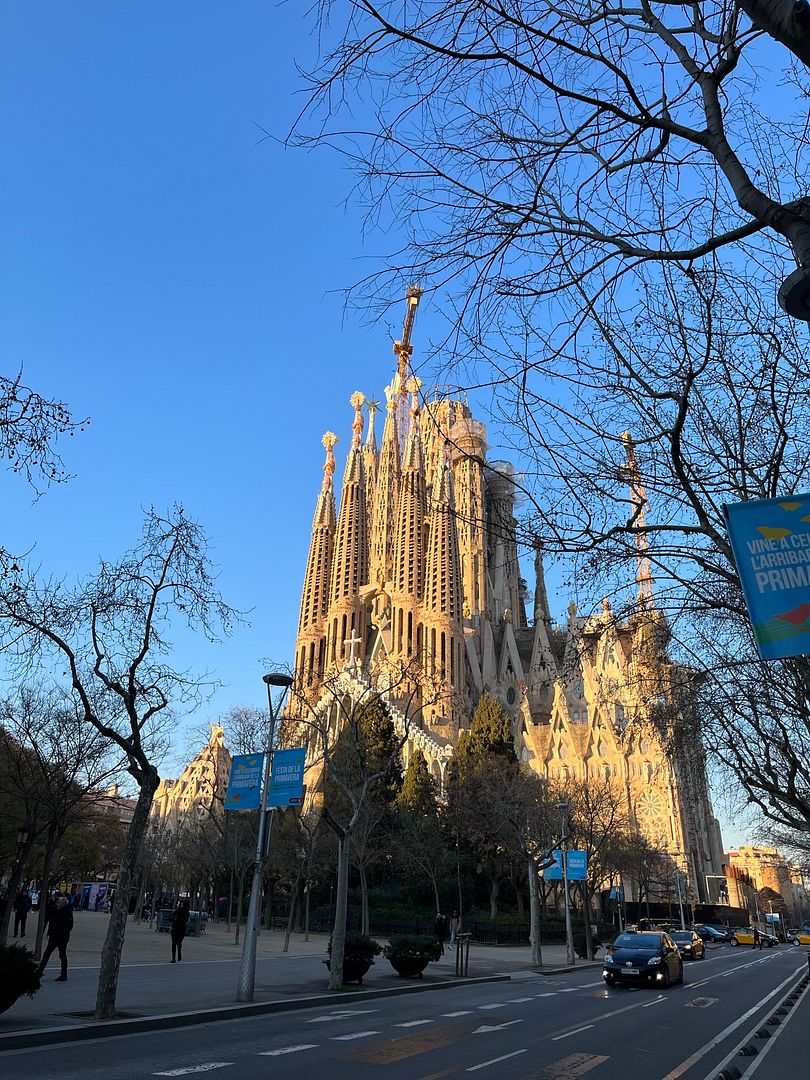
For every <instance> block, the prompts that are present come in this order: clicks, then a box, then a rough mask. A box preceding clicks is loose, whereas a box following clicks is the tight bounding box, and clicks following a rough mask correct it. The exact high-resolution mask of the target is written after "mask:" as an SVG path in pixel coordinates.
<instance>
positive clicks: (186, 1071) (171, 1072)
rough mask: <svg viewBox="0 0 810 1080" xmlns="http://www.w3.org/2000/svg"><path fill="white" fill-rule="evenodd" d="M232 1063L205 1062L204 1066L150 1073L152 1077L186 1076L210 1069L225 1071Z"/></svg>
mask: <svg viewBox="0 0 810 1080" xmlns="http://www.w3.org/2000/svg"><path fill="white" fill-rule="evenodd" d="M233 1064H234V1063H233V1062H232V1061H207V1062H206V1063H205V1064H204V1065H187V1066H186V1067H185V1068H182V1069H167V1070H166V1071H165V1072H156V1073H152V1075H153V1076H188V1075H189V1074H190V1073H203V1072H211V1070H212V1069H225V1068H227V1067H228V1066H229V1065H233Z"/></svg>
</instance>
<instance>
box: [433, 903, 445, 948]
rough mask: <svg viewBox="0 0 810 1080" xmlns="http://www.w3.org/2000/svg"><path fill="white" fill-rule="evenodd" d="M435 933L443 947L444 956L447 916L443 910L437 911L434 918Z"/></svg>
mask: <svg viewBox="0 0 810 1080" xmlns="http://www.w3.org/2000/svg"><path fill="white" fill-rule="evenodd" d="M433 933H434V934H435V935H436V940H437V941H438V942H439V944H440V945H441V947H442V956H444V943H445V941H446V939H447V916H446V915H443V914H442V913H441V911H438V912H436V918H435V919H434V920H433Z"/></svg>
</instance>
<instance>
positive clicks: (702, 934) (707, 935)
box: [694, 925, 731, 945]
mask: <svg viewBox="0 0 810 1080" xmlns="http://www.w3.org/2000/svg"><path fill="white" fill-rule="evenodd" d="M694 930H695V933H696V934H697V935H698V937H699V938H700V940H701V941H702V942H704V943H705V944H708V945H719V944H720V942H721V941H728V939H729V937H731V935H730V934H723V933H722V932H721V931H720V930H717V929H715V927H713V926H702V925H701V926H695V928H694Z"/></svg>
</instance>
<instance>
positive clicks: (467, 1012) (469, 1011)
mask: <svg viewBox="0 0 810 1080" xmlns="http://www.w3.org/2000/svg"><path fill="white" fill-rule="evenodd" d="M472 1013H473V1010H472V1009H459V1010H458V1012H451V1013H442V1016H472Z"/></svg>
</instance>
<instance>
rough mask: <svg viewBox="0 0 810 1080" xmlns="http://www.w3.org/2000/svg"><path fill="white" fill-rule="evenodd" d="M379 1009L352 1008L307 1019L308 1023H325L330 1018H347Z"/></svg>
mask: <svg viewBox="0 0 810 1080" xmlns="http://www.w3.org/2000/svg"><path fill="white" fill-rule="evenodd" d="M379 1011H380V1010H379V1009H353V1010H346V1011H344V1012H333V1013H329V1015H328V1016H313V1017H312V1019H310V1020H307V1023H308V1024H325V1023H327V1021H330V1020H349V1019H351V1017H353V1016H364V1015H365V1014H366V1013H375V1012H379Z"/></svg>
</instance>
